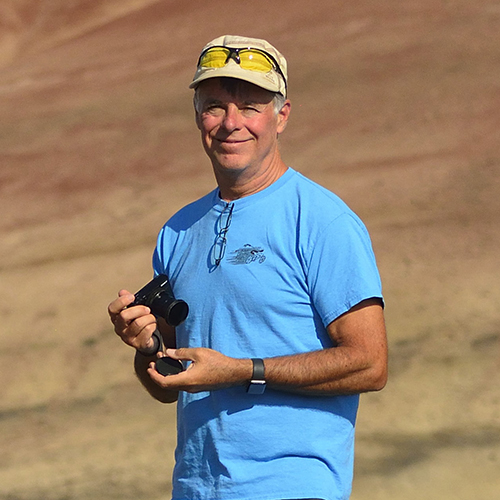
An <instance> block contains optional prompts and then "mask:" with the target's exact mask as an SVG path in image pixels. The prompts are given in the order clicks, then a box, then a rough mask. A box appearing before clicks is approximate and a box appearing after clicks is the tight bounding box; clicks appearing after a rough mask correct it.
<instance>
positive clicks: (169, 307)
mask: <svg viewBox="0 0 500 500" xmlns="http://www.w3.org/2000/svg"><path fill="white" fill-rule="evenodd" d="M150 307H151V311H152V312H153V313H154V314H156V315H157V316H161V317H162V318H165V321H166V322H167V323H168V324H169V325H171V326H178V325H180V324H181V323H182V322H183V321H184V320H185V319H186V318H187V315H188V312H189V308H188V305H187V304H186V302H184V301H183V300H177V299H174V298H173V296H171V295H170V294H169V293H168V292H167V291H166V290H161V291H160V292H159V293H157V294H156V295H155V296H154V297H152V300H151V301H150Z"/></svg>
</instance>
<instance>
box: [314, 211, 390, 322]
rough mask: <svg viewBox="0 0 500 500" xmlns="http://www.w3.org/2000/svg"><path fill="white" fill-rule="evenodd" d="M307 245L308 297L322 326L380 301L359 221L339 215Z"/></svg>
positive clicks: (366, 239) (370, 254)
mask: <svg viewBox="0 0 500 500" xmlns="http://www.w3.org/2000/svg"><path fill="white" fill-rule="evenodd" d="M311 244H312V248H311V253H310V261H309V267H308V272H307V279H308V287H309V293H310V296H311V299H312V302H313V305H314V307H315V308H316V310H317V311H318V313H319V315H320V317H321V318H322V321H323V324H324V325H325V326H327V325H328V324H329V323H331V322H332V321H333V320H334V319H336V318H337V317H339V316H340V315H342V314H343V313H345V312H347V311H348V310H349V309H351V308H352V307H353V306H355V305H356V304H358V303H359V302H361V301H362V300H365V299H369V298H373V297H379V298H381V299H382V285H381V281H380V275H379V272H378V269H377V264H376V261H375V255H374V253H373V249H372V244H371V241H370V237H369V235H368V231H367V230H366V227H365V226H364V224H363V223H362V221H361V220H360V219H359V218H357V217H356V216H355V215H353V214H350V213H344V214H342V215H340V216H339V217H337V218H336V219H335V220H334V221H332V222H331V223H330V224H329V225H328V226H327V227H326V228H324V230H322V232H321V234H320V236H319V237H318V238H317V240H316V241H315V242H311Z"/></svg>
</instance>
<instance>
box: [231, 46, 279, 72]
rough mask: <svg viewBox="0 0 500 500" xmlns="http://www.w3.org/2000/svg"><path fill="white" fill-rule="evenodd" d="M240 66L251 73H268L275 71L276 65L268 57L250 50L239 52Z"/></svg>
mask: <svg viewBox="0 0 500 500" xmlns="http://www.w3.org/2000/svg"><path fill="white" fill-rule="evenodd" d="M239 56H240V66H241V67H242V68H243V69H249V70H251V71H260V72H262V73H267V72H269V71H271V70H272V69H274V64H273V63H272V62H271V61H270V60H269V59H268V58H267V57H266V55H265V54H264V53H262V52H260V51H258V50H254V49H249V50H241V51H240V52H239Z"/></svg>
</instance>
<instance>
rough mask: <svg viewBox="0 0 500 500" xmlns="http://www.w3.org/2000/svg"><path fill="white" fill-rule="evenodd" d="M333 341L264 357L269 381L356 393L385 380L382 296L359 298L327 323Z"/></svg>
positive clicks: (327, 391)
mask: <svg viewBox="0 0 500 500" xmlns="http://www.w3.org/2000/svg"><path fill="white" fill-rule="evenodd" d="M327 331H328V334H329V335H330V338H331V339H332V341H333V343H334V344H335V347H331V348H326V349H323V350H321V351H314V352H310V353H304V354H297V355H295V356H284V357H278V358H268V359H266V360H265V367H266V380H267V384H268V386H269V387H276V388H280V389H282V390H286V391H293V392H300V393H304V394H324V395H337V394H358V393H361V392H368V391H378V390H381V389H383V388H384V386H385V384H386V382H387V370H388V354H387V336H386V329H385V321H384V313H383V308H382V302H381V300H380V299H377V298H374V299H368V300H364V301H362V302H360V303H359V304H357V305H356V306H354V307H353V308H352V309H350V310H349V311H348V312H346V313H345V314H343V315H341V316H340V317H339V318H337V319H335V320H334V321H332V322H331V323H330V324H329V325H328V327H327Z"/></svg>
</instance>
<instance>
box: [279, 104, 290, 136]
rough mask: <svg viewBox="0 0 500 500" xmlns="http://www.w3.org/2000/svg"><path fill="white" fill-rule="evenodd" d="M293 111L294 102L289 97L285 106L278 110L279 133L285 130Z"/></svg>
mask: <svg viewBox="0 0 500 500" xmlns="http://www.w3.org/2000/svg"><path fill="white" fill-rule="evenodd" d="M291 111H292V103H291V102H290V100H289V99H287V100H286V101H285V104H284V105H283V107H282V108H281V109H280V110H279V111H278V134H281V133H282V132H283V131H284V130H285V128H286V125H287V123H288V118H289V117H290V112H291Z"/></svg>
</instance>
